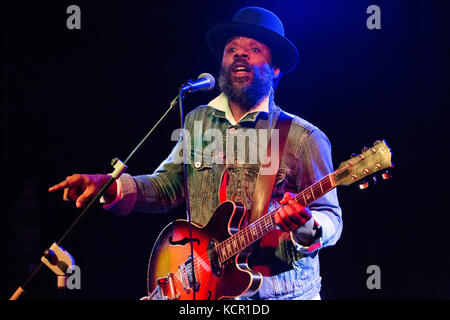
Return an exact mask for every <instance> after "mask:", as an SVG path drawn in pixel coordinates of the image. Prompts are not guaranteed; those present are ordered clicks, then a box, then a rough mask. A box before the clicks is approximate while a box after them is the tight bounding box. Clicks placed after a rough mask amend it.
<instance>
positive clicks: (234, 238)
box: [141, 140, 392, 300]
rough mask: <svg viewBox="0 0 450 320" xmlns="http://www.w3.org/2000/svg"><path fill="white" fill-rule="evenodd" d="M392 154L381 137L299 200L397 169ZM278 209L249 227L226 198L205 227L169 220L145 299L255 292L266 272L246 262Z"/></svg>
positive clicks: (272, 225) (309, 199)
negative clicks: (260, 271)
mask: <svg viewBox="0 0 450 320" xmlns="http://www.w3.org/2000/svg"><path fill="white" fill-rule="evenodd" d="M391 156H392V155H391V152H390V149H389V147H388V146H387V145H386V143H385V141H384V140H383V141H377V142H375V144H374V146H373V147H372V148H370V149H368V148H365V149H363V152H362V153H361V154H359V155H356V156H354V157H352V158H351V159H349V160H348V161H345V162H342V163H341V164H340V166H339V167H338V169H336V171H334V172H332V173H330V174H328V175H327V176H325V177H323V178H322V179H321V180H319V181H317V182H315V183H314V184H313V185H311V186H310V187H308V188H306V189H305V190H303V191H302V192H300V193H299V194H297V195H296V196H295V200H296V201H297V202H299V203H300V204H301V205H302V206H305V207H306V206H308V205H309V204H311V203H312V202H314V201H315V200H316V199H318V198H319V197H321V196H323V195H324V194H325V193H327V192H328V191H330V190H332V189H334V188H335V187H336V186H340V185H347V186H348V185H350V184H352V183H354V182H356V181H358V180H361V179H363V178H365V177H367V176H369V175H372V174H373V173H376V172H378V171H381V170H385V169H388V168H390V167H392V163H391ZM386 174H387V173H383V178H387V176H386ZM363 187H364V184H362V187H361V188H363ZM277 210H278V208H277V209H275V210H273V211H271V212H268V213H266V214H265V215H263V216H262V217H260V218H259V219H258V220H256V221H254V222H253V223H251V224H250V225H248V226H246V227H244V223H243V221H244V218H245V217H246V215H248V214H249V213H248V212H247V209H246V208H245V206H244V205H243V204H242V203H239V202H232V201H226V202H223V203H222V204H220V205H219V206H218V207H217V208H216V210H215V211H214V213H213V215H212V217H211V219H210V220H209V222H208V224H207V225H205V226H204V227H200V226H197V225H195V224H193V223H192V224H189V222H188V221H186V220H176V221H174V222H172V223H170V224H169V225H167V226H166V227H165V228H164V230H163V231H162V232H161V233H160V235H159V236H158V239H157V240H156V242H155V244H154V246H153V250H152V253H151V256H150V261H149V266H148V277H147V281H148V283H147V285H148V293H149V295H148V296H146V297H144V298H142V299H141V300H193V299H194V295H195V299H196V300H217V299H228V298H235V297H238V296H252V295H254V294H255V293H256V292H257V291H258V289H259V287H260V286H261V283H262V275H261V274H260V273H259V272H255V271H252V270H251V269H250V268H249V267H248V265H247V258H248V256H249V254H250V253H251V246H250V245H251V244H252V243H254V242H256V241H257V240H259V239H261V238H262V237H263V236H264V235H266V234H268V233H269V232H271V231H272V230H274V229H275V228H276V227H277V226H276V224H275V213H276V212H277ZM191 233H192V244H193V248H191V245H190V243H191V241H190V239H191V237H190V236H191ZM192 253H193V255H192Z"/></svg>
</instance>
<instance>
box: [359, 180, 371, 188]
mask: <svg viewBox="0 0 450 320" xmlns="http://www.w3.org/2000/svg"><path fill="white" fill-rule="evenodd" d="M358 187H359V189H360V190H364V189H367V188H368V187H369V182H368V181H367V180H361V182H360V184H359V185H358Z"/></svg>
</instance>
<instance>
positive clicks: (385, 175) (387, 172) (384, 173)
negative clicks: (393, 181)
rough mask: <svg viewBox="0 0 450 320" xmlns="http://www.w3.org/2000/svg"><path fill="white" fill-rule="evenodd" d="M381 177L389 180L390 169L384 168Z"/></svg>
mask: <svg viewBox="0 0 450 320" xmlns="http://www.w3.org/2000/svg"><path fill="white" fill-rule="evenodd" d="M381 178H383V180H389V179H390V178H392V173H391V170H389V169H386V170H384V171H383V173H382V174H381Z"/></svg>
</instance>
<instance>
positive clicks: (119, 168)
mask: <svg viewBox="0 0 450 320" xmlns="http://www.w3.org/2000/svg"><path fill="white" fill-rule="evenodd" d="M179 100H180V95H177V96H176V97H175V98H174V99H173V100H172V101H171V102H170V105H169V108H168V109H167V111H166V112H165V113H164V114H163V115H162V117H161V118H160V119H159V120H158V121H157V122H156V124H155V125H154V126H153V127H152V128H151V129H150V131H149V132H148V133H147V135H146V136H145V137H144V138H143V139H142V140H141V141H140V142H139V144H138V145H137V146H136V147H135V148H134V149H133V151H132V152H131V153H130V154H129V155H128V157H127V158H126V160H125V161H124V162H122V161H120V160H119V159H118V158H114V159H113V160H112V161H111V164H112V166H113V167H114V171H113V173H111V174H110V178H109V179H108V181H107V182H106V183H105V184H104V185H103V187H102V188H101V189H100V190H99V192H98V193H97V194H96V195H95V196H94V197H93V198H92V199H91V200H90V201H89V203H88V204H87V206H86V207H85V208H84V209H83V210H82V211H81V213H80V215H79V216H78V217H77V218H76V219H75V221H74V222H73V223H72V225H71V226H70V227H69V228H68V229H67V231H66V232H65V233H64V234H63V236H62V237H61V238H60V239H59V240H58V241H57V242H56V243H55V244H56V245H60V244H61V243H62V242H63V241H64V239H66V238H67V236H68V235H69V234H70V233H71V232H72V231H73V230H74V229H75V227H76V226H78V224H79V223H80V221H81V220H82V218H84V217H85V216H86V214H87V212H88V211H89V210H90V209H91V208H92V207H93V206H94V205H95V204H97V203H99V200H100V198H101V197H102V196H103V195H104V194H105V192H106V190H107V189H108V188H109V187H110V186H111V185H112V184H113V182H114V181H115V180H116V179H118V178H119V177H120V175H121V174H122V173H123V172H125V170H126V169H127V166H126V164H127V163H128V162H129V161H130V160H131V158H132V157H133V156H134V154H135V153H136V152H137V151H138V150H139V148H140V147H141V146H142V145H143V144H144V142H145V141H146V140H147V139H148V138H149V137H150V135H151V134H152V132H153V131H154V130H155V129H156V127H157V126H158V125H159V124H160V122H161V121H162V120H163V119H164V118H165V117H166V116H167V114H168V113H169V112H170V111H171V110H172V109H173V108H174V107H175V106H176V105H177V103H178V102H179ZM47 250H48V249H47ZM42 265H43V262H42V261H41V263H40V264H39V265H37V267H36V268H35V269H34V271H33V272H32V273H31V274H30V276H29V277H28V278H27V280H26V281H25V282H24V283H23V284H22V285H21V286H20V287H18V288H17V290H16V291H15V292H14V293H13V294H12V296H11V297H10V298H9V300H17V299H19V297H20V296H21V295H22V294H23V293H24V292H25V289H26V287H27V285H28V283H29V282H30V281H31V280H32V279H33V278H34V276H35V275H36V274H37V273H38V271H39V270H40V268H41V267H42Z"/></svg>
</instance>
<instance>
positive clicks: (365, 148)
mask: <svg viewBox="0 0 450 320" xmlns="http://www.w3.org/2000/svg"><path fill="white" fill-rule="evenodd" d="M367 150H369V148H367V147H364V148H362V150H361V151H362V152H366V151H367Z"/></svg>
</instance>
